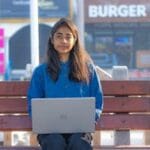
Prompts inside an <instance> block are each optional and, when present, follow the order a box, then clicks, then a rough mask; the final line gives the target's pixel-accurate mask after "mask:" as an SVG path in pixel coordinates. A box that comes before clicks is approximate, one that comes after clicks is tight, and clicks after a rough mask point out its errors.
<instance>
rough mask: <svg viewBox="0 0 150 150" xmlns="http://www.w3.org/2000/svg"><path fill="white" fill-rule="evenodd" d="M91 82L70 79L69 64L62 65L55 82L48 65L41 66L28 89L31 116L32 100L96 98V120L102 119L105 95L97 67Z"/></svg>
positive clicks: (92, 74)
mask: <svg viewBox="0 0 150 150" xmlns="http://www.w3.org/2000/svg"><path fill="white" fill-rule="evenodd" d="M89 70H90V82H89V83H88V84H87V83H85V82H75V81H71V80H69V78H68V73H69V63H68V62H67V63H61V71H60V74H59V78H58V80H57V81H56V82H54V81H53V80H52V79H51V77H50V75H49V74H48V71H47V64H42V65H39V66H38V67H37V68H36V69H35V70H34V72H33V75H32V78H31V82H30V85H29V89H28V95H27V96H28V112H29V115H30V116H31V114H32V113H31V99H32V98H43V97H45V98H53V97H57V98H58V97H95V98H96V120H97V119H98V118H99V117H100V113H101V111H102V109H103V95H102V88H101V84H100V78H99V76H98V75H97V73H96V70H95V67H94V66H93V65H91V67H90V68H89Z"/></svg>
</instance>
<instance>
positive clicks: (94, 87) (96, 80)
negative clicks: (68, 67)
mask: <svg viewBox="0 0 150 150" xmlns="http://www.w3.org/2000/svg"><path fill="white" fill-rule="evenodd" d="M90 70H91V76H90V91H91V96H92V97H95V100H96V113H95V120H96V121H97V120H98V119H99V118H100V114H101V113H102V110H103V91H102V86H101V82H100V76H99V75H98V73H97V71H96V68H95V66H94V65H92V67H91V69H90Z"/></svg>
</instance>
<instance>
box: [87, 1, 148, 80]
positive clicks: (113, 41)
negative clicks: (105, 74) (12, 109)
mask: <svg viewBox="0 0 150 150" xmlns="http://www.w3.org/2000/svg"><path fill="white" fill-rule="evenodd" d="M149 5H150V2H149V1H147V0H112V1H109V2H108V1H105V0H85V1H84V16H85V43H86V44H85V45H86V48H87V49H88V50H89V52H90V53H91V55H92V57H93V58H94V60H95V62H96V63H97V64H98V65H99V66H100V67H102V68H107V69H109V68H112V66H114V65H121V66H122V65H123V66H124V65H125V66H127V67H128V68H129V69H130V76H131V77H133V78H134V77H137V78H140V77H143V78H144V77H147V78H148V77H149V76H150V61H149V60H150V42H149V41H150V21H149V20H150V7H149Z"/></svg>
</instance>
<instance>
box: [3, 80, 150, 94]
mask: <svg viewBox="0 0 150 150" xmlns="http://www.w3.org/2000/svg"><path fill="white" fill-rule="evenodd" d="M101 83H102V88H103V91H104V94H105V95H149V94H150V82H149V81H131V80H126V81H111V80H109V81H101ZM28 86H29V81H11V82H10V81H2V82H0V87H2V88H1V90H0V96H19V95H20V96H25V95H26V94H27V89H28ZM114 87H115V88H114Z"/></svg>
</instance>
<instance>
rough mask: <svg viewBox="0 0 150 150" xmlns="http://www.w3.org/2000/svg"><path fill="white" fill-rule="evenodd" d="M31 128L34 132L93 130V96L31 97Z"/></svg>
mask: <svg viewBox="0 0 150 150" xmlns="http://www.w3.org/2000/svg"><path fill="white" fill-rule="evenodd" d="M32 130H33V132H35V133H39V134H40V133H41V134H42V133H43V134H44V133H80V132H81V133H82V132H94V131H95V98H94V97H80V98H33V99H32Z"/></svg>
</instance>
